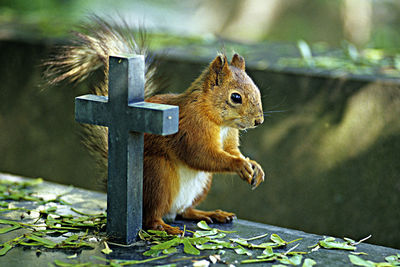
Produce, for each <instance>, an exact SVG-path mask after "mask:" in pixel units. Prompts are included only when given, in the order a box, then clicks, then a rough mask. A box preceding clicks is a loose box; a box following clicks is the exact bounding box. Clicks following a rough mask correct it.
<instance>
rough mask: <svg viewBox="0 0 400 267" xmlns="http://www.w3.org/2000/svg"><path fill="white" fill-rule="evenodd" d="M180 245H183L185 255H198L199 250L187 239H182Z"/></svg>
mask: <svg viewBox="0 0 400 267" xmlns="http://www.w3.org/2000/svg"><path fill="white" fill-rule="evenodd" d="M182 243H183V251H184V252H185V253H187V254H192V255H200V250H198V249H197V248H195V247H194V246H193V245H192V244H191V243H190V241H189V240H188V239H187V238H185V239H183V240H182Z"/></svg>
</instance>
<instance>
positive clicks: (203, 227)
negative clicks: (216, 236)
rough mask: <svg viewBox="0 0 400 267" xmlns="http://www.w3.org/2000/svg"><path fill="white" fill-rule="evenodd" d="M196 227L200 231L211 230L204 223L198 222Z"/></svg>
mask: <svg viewBox="0 0 400 267" xmlns="http://www.w3.org/2000/svg"><path fill="white" fill-rule="evenodd" d="M197 226H198V227H199V228H200V229H202V230H212V228H211V227H210V226H208V224H207V223H206V222H205V221H200V222H198V223H197Z"/></svg>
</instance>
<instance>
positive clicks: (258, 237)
mask: <svg viewBox="0 0 400 267" xmlns="http://www.w3.org/2000/svg"><path fill="white" fill-rule="evenodd" d="M267 235H268V233H265V234H263V235H259V236H255V237H250V238H242V239H243V240H246V241H252V240H256V239H260V238H263V237H266V236H267Z"/></svg>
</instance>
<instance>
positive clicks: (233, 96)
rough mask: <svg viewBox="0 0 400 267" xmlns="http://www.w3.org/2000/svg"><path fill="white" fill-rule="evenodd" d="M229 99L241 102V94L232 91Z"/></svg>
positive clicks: (237, 102)
mask: <svg viewBox="0 0 400 267" xmlns="http://www.w3.org/2000/svg"><path fill="white" fill-rule="evenodd" d="M231 100H232V102H233V103H236V104H242V96H241V95H239V94H238V93H232V94H231Z"/></svg>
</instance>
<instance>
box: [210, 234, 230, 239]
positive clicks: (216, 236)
mask: <svg viewBox="0 0 400 267" xmlns="http://www.w3.org/2000/svg"><path fill="white" fill-rule="evenodd" d="M225 236H226V234H225V233H218V234H216V235H210V236H208V237H209V238H213V239H220V238H224V237H225Z"/></svg>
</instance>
